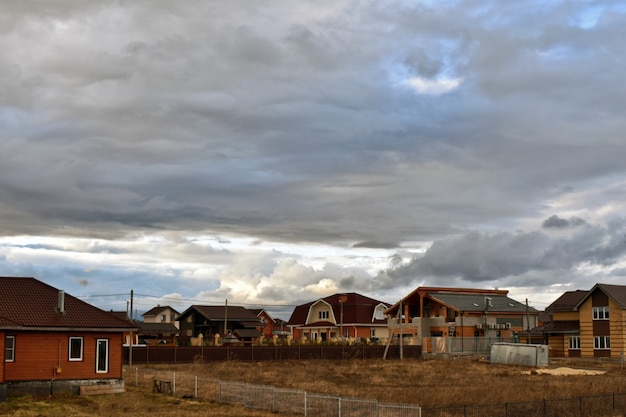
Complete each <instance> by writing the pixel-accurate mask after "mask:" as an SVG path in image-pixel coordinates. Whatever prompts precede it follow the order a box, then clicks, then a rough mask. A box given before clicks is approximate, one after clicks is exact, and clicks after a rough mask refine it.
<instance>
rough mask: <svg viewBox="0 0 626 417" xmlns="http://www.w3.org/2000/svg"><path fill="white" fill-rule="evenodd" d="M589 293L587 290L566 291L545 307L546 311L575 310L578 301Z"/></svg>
mask: <svg viewBox="0 0 626 417" xmlns="http://www.w3.org/2000/svg"><path fill="white" fill-rule="evenodd" d="M587 294H589V291H583V290H576V291H566V292H564V293H563V294H562V295H561V296H560V297H559V298H557V299H556V300H554V301H553V302H552V304H550V305H549V306H548V307H546V311H575V310H576V307H577V306H578V303H580V302H581V301H582V300H583V298H585V297H586V296H587Z"/></svg>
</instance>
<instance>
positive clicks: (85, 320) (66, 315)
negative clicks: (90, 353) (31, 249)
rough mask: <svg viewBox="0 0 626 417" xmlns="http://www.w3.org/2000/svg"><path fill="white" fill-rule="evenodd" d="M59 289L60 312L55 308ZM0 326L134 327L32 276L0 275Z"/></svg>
mask: <svg viewBox="0 0 626 417" xmlns="http://www.w3.org/2000/svg"><path fill="white" fill-rule="evenodd" d="M60 293H61V294H62V298H63V310H64V311H63V312H60V311H59V297H60ZM0 328H4V329H18V330H19V329H23V330H28V329H30V330H45V331H47V330H64V331H76V330H80V331H95V330H97V331H112V332H122V331H134V330H136V327H135V326H134V325H133V324H132V323H130V322H129V321H127V320H122V319H120V318H118V317H115V316H114V315H112V314H109V313H108V312H106V311H104V310H101V309H99V308H97V307H94V306H92V305H91V304H87V303H86V302H84V301H81V300H79V299H78V298H76V297H73V296H71V295H69V294H66V293H64V292H60V291H59V290H58V289H56V288H54V287H51V286H50V285H48V284H45V283H43V282H41V281H39V280H37V279H35V278H27V277H0Z"/></svg>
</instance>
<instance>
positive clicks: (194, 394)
mask: <svg viewBox="0 0 626 417" xmlns="http://www.w3.org/2000/svg"><path fill="white" fill-rule="evenodd" d="M193 397H194V398H198V375H196V376H195V378H194V384H193Z"/></svg>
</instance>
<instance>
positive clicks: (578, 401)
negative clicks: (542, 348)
mask: <svg viewBox="0 0 626 417" xmlns="http://www.w3.org/2000/svg"><path fill="white" fill-rule="evenodd" d="M127 372H131V373H132V375H128V374H127V375H126V380H127V383H128V384H134V385H136V386H147V387H153V389H154V388H155V387H156V386H157V383H163V382H165V383H167V385H168V386H171V391H169V392H171V393H172V394H174V395H177V396H185V397H195V398H203V399H206V400H209V401H215V402H219V403H223V404H234V405H241V406H243V407H245V408H250V409H258V410H266V411H270V412H274V413H287V414H292V415H303V416H306V417H317V416H319V417H370V416H371V417H482V416H489V417H528V416H533V417H572V416H576V417H606V416H612V417H620V416H626V393H613V394H606V395H589V396H583V397H575V398H562V399H545V400H539V401H528V402H510V403H498V404H465V405H455V406H444V407H419V406H418V405H415V404H395V403H383V402H378V401H376V400H371V399H361V398H345V397H337V396H331V395H322V394H315V393H308V392H306V391H303V390H297V389H282V388H276V387H274V386H271V385H254V384H246V383H243V382H236V381H221V380H218V379H211V378H202V377H198V376H192V375H188V374H184V373H175V372H174V373H172V372H163V371H158V370H150V369H141V370H139V368H132V369H131V368H127Z"/></svg>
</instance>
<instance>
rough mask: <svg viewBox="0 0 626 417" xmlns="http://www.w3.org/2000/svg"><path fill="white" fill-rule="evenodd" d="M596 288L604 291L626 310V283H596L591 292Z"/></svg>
mask: <svg viewBox="0 0 626 417" xmlns="http://www.w3.org/2000/svg"><path fill="white" fill-rule="evenodd" d="M596 288H599V289H601V290H602V291H604V292H605V293H606V295H608V296H609V297H611V298H612V299H613V300H614V301H615V302H616V303H617V304H619V306H620V307H621V308H622V309H624V310H626V285H612V284H596V285H595V286H594V287H593V288H592V289H591V290H590V291H589V293H590V294H591V293H592V292H593V291H594V290H595V289H596Z"/></svg>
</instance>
